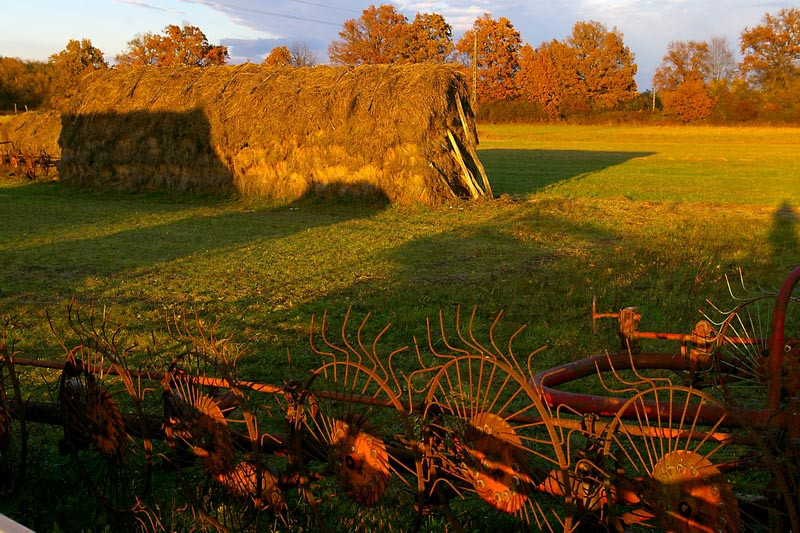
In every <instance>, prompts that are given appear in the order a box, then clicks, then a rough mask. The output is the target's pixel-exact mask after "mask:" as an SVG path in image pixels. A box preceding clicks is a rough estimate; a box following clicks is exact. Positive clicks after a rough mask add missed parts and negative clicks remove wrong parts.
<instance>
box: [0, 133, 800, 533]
mask: <svg viewBox="0 0 800 533" xmlns="http://www.w3.org/2000/svg"><path fill="white" fill-rule="evenodd" d="M479 134H480V137H481V144H480V150H479V154H480V156H481V159H482V160H483V162H484V164H485V166H486V169H487V172H488V174H489V176H490V179H491V181H492V183H493V187H494V192H495V193H496V194H499V195H502V196H501V197H500V198H499V199H496V200H492V201H475V202H461V201H459V202H451V203H448V204H446V205H442V206H437V207H425V206H383V205H380V206H375V205H367V204H364V203H360V202H358V201H355V200H352V201H339V202H337V203H333V204H331V203H322V202H318V201H313V200H303V201H300V202H295V203H291V204H285V203H276V202H270V201H263V200H252V199H236V198H221V197H185V196H177V195H170V194H147V195H136V194H122V193H105V192H102V193H101V192H89V191H82V190H75V189H71V188H67V187H64V186H62V185H60V184H59V183H58V182H56V181H47V182H42V181H39V182H29V181H25V180H23V179H19V178H14V177H8V178H2V179H0V317H13V321H12V324H13V329H12V330H11V333H10V335H11V336H12V337H13V338H15V339H18V342H17V343H16V348H17V349H19V350H20V351H21V353H22V354H23V355H24V356H26V357H35V358H59V357H62V356H63V348H62V347H61V345H60V341H61V340H63V341H65V342H69V340H70V339H71V338H72V334H71V333H70V330H69V327H68V325H67V307H68V304H69V302H70V301H71V300H72V299H73V298H74V299H75V301H76V302H77V305H78V306H79V307H80V308H81V309H83V310H84V312H85V313H87V314H88V313H89V310H90V309H91V308H92V306H93V307H94V310H95V311H94V313H95V314H96V315H98V316H99V315H100V314H102V312H103V311H104V310H105V311H106V312H107V316H108V319H107V320H108V322H109V323H111V324H121V325H124V326H125V328H126V332H127V333H126V334H127V335H128V337H129V338H130V339H134V340H136V339H142V338H145V337H146V336H147V335H150V340H148V341H147V342H148V343H153V344H155V345H156V346H157V347H158V346H164V347H166V346H168V345H169V344H170V342H171V341H170V339H169V338H168V335H167V334H166V331H165V320H166V319H167V317H169V316H170V315H171V314H173V313H179V314H183V315H186V314H189V315H192V316H194V315H197V317H199V318H200V319H201V320H203V321H204V322H205V323H207V324H213V323H215V322H218V325H217V326H216V328H217V332H218V333H219V334H220V335H230V336H231V337H232V338H233V340H234V341H235V342H237V343H239V344H240V346H241V348H242V350H243V355H242V358H241V360H240V364H239V368H238V370H239V372H240V374H241V375H242V377H244V378H247V379H254V380H265V381H271V382H275V383H281V382H282V381H283V379H284V378H286V377H303V376H305V375H307V373H308V372H309V371H310V370H312V369H313V368H315V367H316V366H317V365H318V364H319V356H317V355H315V354H314V353H313V352H312V351H311V349H310V347H309V340H308V331H309V327H310V324H311V321H312V317H317V323H318V319H319V318H320V317H321V316H322V314H323V313H327V321H328V324H329V328H328V329H329V338H330V339H332V340H333V341H336V339H338V338H339V330H340V329H341V326H342V321H343V319H344V316H345V314H346V312H347V310H348V309H349V308H352V311H351V323H352V324H353V325H352V327H350V328H349V329H348V331H350V332H351V334H354V332H355V329H356V327H357V324H358V323H360V322H361V321H362V320H363V319H364V318H366V317H367V316H368V315H369V320H368V322H367V325H366V327H365V329H364V336H365V343H366V344H367V345H371V339H372V338H373V337H374V336H375V335H377V333H378V332H379V331H380V330H381V329H382V327H383V326H384V325H386V324H392V327H391V329H390V330H389V332H388V333H387V334H386V335H385V337H384V338H383V339H382V340H381V342H380V343H379V344H378V346H377V351H378V353H379V354H388V353H390V352H391V351H392V350H394V349H396V348H400V347H403V346H408V345H413V343H414V341H415V339H416V340H417V341H418V342H419V343H420V345H422V346H425V345H427V339H426V326H425V324H426V318H427V317H431V318H433V319H435V320H438V318H437V317H438V314H439V313H440V312H441V313H442V314H443V317H444V329H445V331H446V333H447V334H448V335H455V328H456V313H457V310H458V309H459V308H460V309H461V312H462V314H465V315H469V314H470V313H471V312H472V310H473V308H475V309H476V312H475V321H474V324H475V325H474V328H475V330H476V337H477V338H479V339H486V332H487V330H488V327H489V325H490V324H491V323H492V321H493V319H494V318H495V317H496V316H497V314H498V313H500V312H501V311H503V312H504V316H503V319H502V321H501V323H500V326H499V328H498V337H499V341H500V342H499V344H500V345H502V346H506V344H505V341H506V340H507V339H508V337H510V335H511V334H512V333H513V332H514V331H515V330H516V329H517V328H518V327H520V326H522V325H527V327H526V329H525V330H524V332H523V333H522V334H521V335H519V336H518V337H517V338H516V339H515V342H514V346H513V350H514V353H515V354H519V355H521V356H525V355H527V354H528V353H530V352H532V351H533V350H535V349H537V348H539V347H541V346H545V345H547V346H549V347H550V348H549V349H548V350H546V351H544V352H543V353H542V354H540V355H537V356H536V359H535V361H534V365H533V367H534V370H538V369H544V368H548V367H550V366H553V365H555V364H560V363H562V362H566V361H570V360H575V359H577V358H580V357H584V356H586V355H588V354H593V353H599V352H602V351H603V350H605V349H616V347H617V341H616V337H615V335H614V324H612V323H610V322H609V323H608V324H607V325H606V328H605V330H603V331H602V333H601V334H600V335H599V336H597V337H594V336H592V333H591V321H590V311H591V302H592V296H593V295H596V296H597V298H598V305H599V307H600V308H601V309H602V310H616V309H619V308H621V307H624V306H631V305H636V306H638V307H639V308H640V311H641V312H642V314H643V317H644V318H643V320H642V324H641V326H642V329H645V330H650V331H676V332H687V331H689V330H690V329H691V327H692V325H693V324H694V323H695V322H696V321H697V320H698V319H699V318H700V317H701V315H700V313H699V311H700V310H704V311H707V312H711V308H710V306H709V304H708V303H707V302H706V298H709V299H711V300H712V301H713V302H715V303H719V305H721V306H722V307H730V306H731V299H730V296H729V295H728V289H727V286H726V282H725V276H726V275H728V276H736V277H737V278H738V271H739V269H741V270H742V271H743V272H744V275H745V279H746V281H747V283H748V285H749V286H750V287H753V288H754V289H755V288H759V287H761V288H767V289H774V288H775V287H776V286H777V285H778V284H779V283H780V281H781V280H782V279H783V278H784V277H785V276H786V274H787V273H788V272H789V270H790V269H791V268H792V267H793V266H795V265H798V264H800V247H798V227H797V225H798V213H800V211H798V209H800V179H798V174H797V170H796V168H797V161H800V130H797V129H777V128H776V129H767V128H712V127H634V126H615V127H611V126H608V127H605V126H481V127H480V128H479ZM743 292H744V291H743V290H742V289H741V286H739V289H738V290H737V294H740V295H741V294H743ZM48 316H49V318H50V320H49V322H50V323H52V328H51V326H50V324H49V323H48ZM463 321H464V319H463V317H462V322H463ZM51 329H52V330H54V332H55V333H53V332H51ZM433 337H434V338H433V339H432V342H433V344H434V346H436V347H439V348H441V347H442V346H443V342H442V340H441V338H440V337H441V335H440V334H438V333H435V334H434V335H433ZM142 342H144V341H142ZM157 352H158V349H156V350H155V351H154V353H156V355H157ZM156 362H157V364H160V363H161V362H159V361H158V358H157V357H156ZM394 362H395V364H396V365H397V366H398V367H399V369H400V370H401V371H404V372H409V371H412V370H414V369H415V365H416V356H415V355H414V354H413V350H409V351H408V352H406V354H405V355H404V354H401V355H400V356H397V357H395V359H394ZM23 377H24V379H25V380H27V382H26V383H25V384H24V385H25V386H26V387H28V388H29V389H30V390H31V391H32V394H37V395H41V396H45V397H46V396H47V395H51V396H52V394H53V388H52V386H51V387H50V388H49V389H48V387H46V386H43V385H42V384H41V379H40V376H39V375H38V374H35V373H27V374H25V375H24V376H23ZM51 437H52V439H56V438H57V435H55V436H51ZM43 438H44V439H45V440H47V438H48V437H47V436H45V437H43ZM50 460H51V459H48V461H50ZM57 460H59V459H58V458H57V459H56V460H55V461H57ZM60 460H61V461H62V462H63V461H66V459H64V458H60ZM53 468H58V466H57V465H56V466H53V465H52V464H50V465H48V464H47V462H42V463H41V464H39V465H38V466H35V467H33V468H32V473H31V476H32V477H33V480H34V481H33V484H34V485H35V484H36V480H37V476H39V478H38V479H40V480H41V479H48V478H50V477H52V474H51V471H52V469H53ZM58 483H59V482H54V484H55V486H56V487H58V486H59V485H58ZM61 488H62V489H63V490H65V491H67V492H69V490H70V489H69V488H68V487H66V486H63V487H61ZM37 490H38V489H37ZM48 490H49V489H48ZM48 490H46V491H44V495H42V493H39V492H36V493H35V494H34V493H30V494H28V493H26V495H23V497H22V498H21V499H20V500H18V501H17V502H16V503H12V504H8V505H4V506H2V507H0V511H1V512H5V513H7V514H11V515H12V516H23V517H26V518H28V519H29V520H28V521H29V524H28V525H31V526H34V528H35V529H37V530H41V531H45V530H49V529H53V528H55V527H62V528H63V527H65V526H64V524H67V523H70V521H76V520H77V521H78V522H77V523H82V522H80V521H81V520H90V519H91V517H86V516H84V514H83V513H79V512H77V511H76V509H75V508H74V505H72V503H74V501H72V500H64V499H63V498H65V497H66V496H64V495H59V494H56V492H58V491H56V490H55V489H53V491H52V493H51V492H49V491H48ZM37 498H43V499H44V500H45V501H52V502H55V503H54V504H53V505H51V506H42V505H39V503H38V501H37ZM73 498H79V496H73ZM43 508H45V509H48V510H47V511H42V510H41V509H43ZM34 509H35V511H34ZM72 523H75V522H72ZM86 527H94V526H93V525H92V523H91V522H87V525H86Z"/></svg>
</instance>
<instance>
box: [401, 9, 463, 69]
mask: <svg viewBox="0 0 800 533" xmlns="http://www.w3.org/2000/svg"><path fill="white" fill-rule="evenodd" d="M408 29H409V31H408V43H407V45H408V51H407V55H408V58H409V60H410V61H412V62H414V63H423V62H433V63H444V62H445V61H447V59H448V58H449V57H450V55H451V54H452V53H453V28H452V27H451V26H450V25H449V24H448V23H447V21H445V19H444V17H443V16H441V15H439V14H438V13H417V15H416V16H415V17H414V22H412V23H411V26H410V27H409V28H408Z"/></svg>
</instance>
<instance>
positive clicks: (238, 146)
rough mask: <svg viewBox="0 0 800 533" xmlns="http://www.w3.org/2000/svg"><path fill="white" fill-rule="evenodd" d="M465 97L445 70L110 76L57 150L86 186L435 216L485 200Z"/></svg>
mask: <svg viewBox="0 0 800 533" xmlns="http://www.w3.org/2000/svg"><path fill="white" fill-rule="evenodd" d="M467 97H468V87H467V84H466V82H465V80H464V78H463V75H462V74H461V73H460V72H459V70H458V69H457V68H455V67H452V66H447V65H445V66H442V65H411V66H392V67H391V68H387V66H386V65H369V66H361V67H356V68H347V67H336V68H334V67H314V68H270V67H263V66H255V65H242V66H237V67H211V68H207V69H203V70H202V71H198V70H197V69H189V68H178V69H164V68H147V67H144V68H138V69H108V70H105V71H98V72H95V73H93V74H91V75H89V76H87V77H85V78H84V79H83V80H82V82H81V84H80V85H79V86H78V87H77V88H76V91H75V93H74V94H73V95H72V96H71V97H70V98H69V99H68V100H67V101H66V103H65V104H64V106H63V109H62V112H63V113H64V115H65V120H64V121H63V122H64V127H63V129H61V130H60V131H58V132H57V131H55V129H54V130H53V131H52V132H51V137H54V138H55V137H57V138H58V141H59V143H60V145H61V146H62V148H63V155H62V163H61V167H60V174H61V178H62V180H63V181H65V182H68V183H73V184H76V185H79V186H90V187H96V188H111V189H127V190H149V189H172V190H188V191H203V192H219V191H226V190H236V191H237V192H239V193H241V194H244V195H258V196H270V197H275V198H284V199H290V200H291V199H296V198H299V197H301V196H303V195H306V194H309V193H311V194H320V193H321V194H324V195H329V194H341V193H344V194H348V195H351V196H379V197H383V198H387V199H388V200H390V201H393V202H399V203H436V202H441V201H444V200H447V199H450V198H452V197H453V196H461V197H478V196H483V195H484V191H483V190H481V188H480V187H479V186H478V187H476V185H477V183H476V182H475V180H474V178H472V179H471V180H468V181H467V182H466V183H465V182H464V178H463V176H476V175H477V173H478V172H481V166H480V162H479V161H478V160H477V155H476V153H475V150H474V146H473V145H474V144H475V142H476V140H477V134H476V132H475V122H474V117H473V116H472V113H471V111H470V110H469V109H467V112H465V111H464V106H463V105H462V104H461V101H462V100H466V98H467ZM453 132H458V133H453ZM449 135H455V137H456V139H455V140H457V143H456V146H461V147H463V148H462V149H461V150H466V153H467V154H468V155H469V157H467V158H466V159H464V158H461V161H459V160H458V156H461V152H460V151H459V153H458V154H456V153H455V152H454V151H453V150H454V149H453V148H452V146H453V144H452V141H450V142H448V136H449ZM454 156H456V158H454ZM462 166H466V168H467V171H466V172H465V171H464V170H463V169H462ZM481 174H482V175H483V176H484V189H485V190H486V194H487V195H488V194H490V193H489V191H490V188H489V187H488V180H486V178H485V173H484V172H481Z"/></svg>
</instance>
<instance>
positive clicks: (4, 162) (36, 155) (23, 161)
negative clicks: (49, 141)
mask: <svg viewBox="0 0 800 533" xmlns="http://www.w3.org/2000/svg"><path fill="white" fill-rule="evenodd" d="M57 164H58V161H57V160H56V159H55V158H54V157H52V156H51V155H50V154H48V153H47V152H45V151H44V150H43V149H40V150H39V151H38V152H27V151H24V150H20V149H17V147H16V146H14V143H13V141H0V168H6V169H8V170H9V171H10V172H14V173H16V172H22V173H24V174H25V177H27V178H28V179H30V180H34V179H36V178H37V176H42V175H44V176H49V175H50V171H51V169H54V168H55V167H56V165H57Z"/></svg>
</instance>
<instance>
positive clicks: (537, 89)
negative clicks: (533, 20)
mask: <svg viewBox="0 0 800 533" xmlns="http://www.w3.org/2000/svg"><path fill="white" fill-rule="evenodd" d="M519 63H520V69H519V72H518V73H517V85H518V86H519V90H520V93H521V95H522V97H523V98H525V99H526V100H530V101H534V102H539V103H540V104H541V105H542V107H543V108H544V109H545V111H547V114H548V115H550V117H551V118H560V117H562V116H563V114H564V110H565V108H567V107H571V106H572V105H573V104H574V103H575V100H576V98H575V95H576V93H579V94H582V93H583V91H582V90H577V89H576V88H577V87H579V86H580V84H581V80H580V78H579V76H578V69H577V63H578V61H577V57H576V56H575V51H574V50H573V49H572V48H571V47H570V46H569V45H567V44H566V43H564V42H563V41H556V40H555V39H554V40H552V41H550V42H547V43H542V44H540V45H539V47H538V48H537V49H536V50H534V49H533V48H532V47H531V45H529V44H525V45H524V46H523V47H522V48H521V49H520V60H519Z"/></svg>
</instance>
